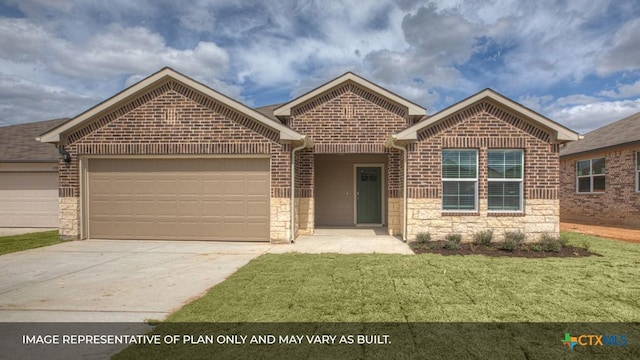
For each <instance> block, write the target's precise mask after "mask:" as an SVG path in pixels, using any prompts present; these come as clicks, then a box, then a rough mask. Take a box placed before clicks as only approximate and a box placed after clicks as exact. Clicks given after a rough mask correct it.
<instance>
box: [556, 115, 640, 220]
mask: <svg viewBox="0 0 640 360" xmlns="http://www.w3.org/2000/svg"><path fill="white" fill-rule="evenodd" d="M560 217H561V218H562V221H567V222H588V223H593V222H599V223H603V224H609V225H625V226H632V227H640V113H637V114H634V115H631V116H629V117H626V118H624V119H622V120H618V121H616V122H613V123H611V124H609V125H605V126H603V127H601V128H599V129H596V130H593V131H591V132H589V133H587V134H585V135H584V138H583V139H582V140H579V141H576V142H573V143H570V144H567V145H566V146H564V147H563V148H561V150H560Z"/></svg>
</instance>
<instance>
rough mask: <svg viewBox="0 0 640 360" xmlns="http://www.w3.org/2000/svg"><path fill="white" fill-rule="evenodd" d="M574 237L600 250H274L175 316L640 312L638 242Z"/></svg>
mask: <svg viewBox="0 0 640 360" xmlns="http://www.w3.org/2000/svg"><path fill="white" fill-rule="evenodd" d="M567 236H568V237H569V241H570V243H571V244H574V245H578V246H583V245H585V242H586V243H588V245H589V247H590V250H591V251H592V252H596V253H598V254H601V255H602V256H601V257H600V256H591V257H581V258H545V259H522V258H494V257H486V256H476V255H472V256H442V255H434V254H422V255H418V256H404V255H380V254H371V255H336V254H320V255H316V254H284V255H273V254H267V255H263V256H261V257H259V258H257V259H255V260H254V261H251V262H250V263H249V264H247V265H246V266H245V267H243V268H241V269H240V270H239V271H237V272H236V273H235V274H233V275H232V276H231V277H229V278H228V279H227V280H226V281H224V282H223V283H221V284H219V285H218V286H215V287H213V288H212V289H211V290H210V291H209V292H208V293H207V294H206V295H205V296H203V297H202V298H200V299H198V300H196V301H194V302H192V303H191V304H189V305H187V306H185V307H184V308H182V309H181V310H179V311H178V312H176V313H174V314H173V315H171V316H170V317H169V318H168V321H176V322H190V321H198V322H211V321H216V322H218V321H225V322H236V321H239V322H244V321H249V322H253V321H293V322H303V321H310V322H315V321H337V322H350V321H353V322H361V321H365V322H372V321H375V322H380V321H382V322H387V321H389V322H396V321H412V322H413V321H427V322H433V321H540V322H542V321H563V322H576V321H589V322H594V321H605V322H606V321H614V322H619V321H640V300H639V298H638V294H640V282H639V281H638V279H639V278H640V245H638V244H628V243H623V242H618V241H611V240H604V239H600V238H597V237H590V236H585V235H579V234H575V233H568V234H567Z"/></svg>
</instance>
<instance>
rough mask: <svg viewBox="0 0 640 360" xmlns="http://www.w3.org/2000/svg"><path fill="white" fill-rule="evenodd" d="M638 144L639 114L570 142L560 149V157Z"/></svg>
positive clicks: (639, 132)
mask: <svg viewBox="0 0 640 360" xmlns="http://www.w3.org/2000/svg"><path fill="white" fill-rule="evenodd" d="M634 142H640V113H636V114H633V115H631V116H628V117H626V118H624V119H621V120H618V121H616V122H613V123H611V124H609V125H605V126H603V127H601V128H598V129H595V130H593V131H591V132H589V133H587V134H585V135H584V139H582V140H578V141H574V142H571V143H569V144H567V146H566V147H564V148H562V149H560V156H566V155H572V154H577V153H582V152H587V151H593V150H598V149H602V148H608V147H612V146H618V145H623V144H628V143H634Z"/></svg>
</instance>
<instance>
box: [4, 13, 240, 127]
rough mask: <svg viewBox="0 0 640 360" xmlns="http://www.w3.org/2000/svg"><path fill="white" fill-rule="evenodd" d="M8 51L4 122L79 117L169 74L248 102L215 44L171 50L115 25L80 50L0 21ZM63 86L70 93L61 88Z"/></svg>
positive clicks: (144, 33) (21, 24)
mask: <svg viewBox="0 0 640 360" xmlns="http://www.w3.org/2000/svg"><path fill="white" fill-rule="evenodd" d="M0 48H2V49H3V51H2V52H0V64H2V65H3V66H2V69H3V70H2V71H3V73H4V75H5V78H4V80H3V82H2V83H0V87H2V88H0V92H3V93H4V94H5V96H3V97H0V106H1V107H2V112H1V114H2V117H3V118H4V119H5V121H8V122H11V123H15V122H16V121H29V120H35V119H42V118H51V117H59V116H73V115H75V114H77V113H78V112H79V110H80V109H81V108H80V107H79V105H78V106H77V105H76V104H80V105H82V106H83V107H86V108H88V107H90V106H91V105H94V104H95V102H98V101H96V100H101V99H104V98H106V97H109V96H111V95H113V94H114V93H116V92H117V91H119V90H121V88H122V84H121V83H120V81H121V80H120V79H122V76H123V75H124V76H125V79H126V82H125V85H127V86H128V85H131V84H132V83H134V82H136V81H139V80H140V79H142V78H143V77H146V76H148V75H150V74H151V73H153V72H156V71H158V70H159V69H161V68H162V67H165V66H169V67H173V68H175V69H176V70H178V71H181V72H184V73H185V74H187V75H188V76H190V77H193V78H194V79H196V80H199V81H202V82H204V83H206V84H208V85H209V86H211V87H214V88H216V89H217V90H218V91H221V92H223V93H225V94H226V95H228V96H230V97H233V98H236V99H239V100H242V96H241V88H240V87H239V86H237V85H233V84H228V83H226V82H224V81H223V80H222V79H223V78H224V77H225V76H227V75H228V71H229V62H230V58H229V54H228V53H227V52H226V50H224V49H223V48H221V47H219V46H218V45H216V44H215V43H213V42H207V41H201V42H198V43H197V44H196V45H195V46H194V47H193V48H190V49H184V50H180V49H176V48H173V47H170V46H167V44H166V43H165V40H164V38H163V37H162V36H161V35H159V34H156V33H152V32H151V31H149V30H148V29H146V28H143V27H139V26H138V27H123V26H121V25H118V24H113V25H110V26H108V27H106V28H105V29H104V31H103V32H102V33H99V34H97V35H95V36H92V37H90V38H88V39H87V41H86V42H85V43H78V42H71V41H68V40H66V39H64V38H61V37H59V36H57V35H56V34H55V33H54V32H52V31H50V30H49V29H47V28H45V27H43V26H40V25H37V24H34V23H32V22H31V21H30V20H29V19H10V18H1V17H0ZM8 74H12V75H13V76H10V77H7V75H8ZM59 83H65V84H66V86H67V88H65V87H58V86H57V85H56V86H54V85H55V84H59ZM74 84H75V85H74ZM11 87H14V88H12V89H10V91H9V90H8V89H9V88H11ZM71 87H75V88H76V89H75V90H71ZM18 95H20V97H18ZM87 98H90V99H93V101H95V102H94V103H93V104H92V103H91V102H88V101H86V99H87ZM44 103H46V104H47V105H48V108H43V106H42V105H43V104H44ZM25 108H26V109H28V110H22V109H25ZM47 110H48V115H47Z"/></svg>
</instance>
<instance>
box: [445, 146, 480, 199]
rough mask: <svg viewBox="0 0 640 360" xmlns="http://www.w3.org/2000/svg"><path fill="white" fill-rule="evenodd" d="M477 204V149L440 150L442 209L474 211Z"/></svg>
mask: <svg viewBox="0 0 640 360" xmlns="http://www.w3.org/2000/svg"><path fill="white" fill-rule="evenodd" d="M477 204H478V151H477V150H470V149H459V150H458V149H456V150H454V149H447V150H442V209H443V210H447V211H475V210H477Z"/></svg>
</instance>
